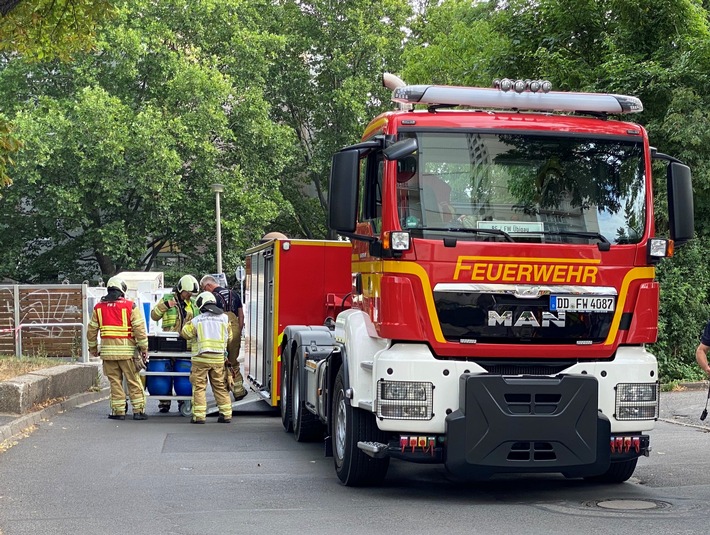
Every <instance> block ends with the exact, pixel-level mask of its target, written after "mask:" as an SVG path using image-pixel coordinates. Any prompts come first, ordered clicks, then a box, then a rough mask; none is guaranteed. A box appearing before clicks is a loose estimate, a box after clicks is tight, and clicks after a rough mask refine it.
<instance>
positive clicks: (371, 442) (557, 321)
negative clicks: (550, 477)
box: [245, 78, 693, 485]
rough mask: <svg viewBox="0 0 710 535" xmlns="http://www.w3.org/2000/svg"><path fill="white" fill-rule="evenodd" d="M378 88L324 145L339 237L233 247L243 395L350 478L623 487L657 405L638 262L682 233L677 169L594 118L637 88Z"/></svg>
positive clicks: (655, 256) (682, 194) (637, 106)
mask: <svg viewBox="0 0 710 535" xmlns="http://www.w3.org/2000/svg"><path fill="white" fill-rule="evenodd" d="M392 79H393V78H390V80H392ZM394 80H395V82H394V83H391V82H390V83H391V85H390V87H392V89H393V100H394V101H395V102H398V103H399V109H397V110H395V111H391V112H388V113H385V114H383V115H381V116H379V117H377V118H376V119H374V120H373V121H372V122H371V123H370V124H369V126H368V127H367V129H366V130H365V133H364V135H363V138H362V141H361V142H360V143H358V144H355V145H352V146H349V147H346V148H344V149H342V150H341V151H340V152H338V153H337V154H335V156H334V157H333V165H332V169H331V176H330V191H329V205H330V208H329V226H330V228H331V229H333V230H335V231H337V232H338V234H339V235H340V236H341V237H343V238H347V239H348V240H349V242H344V241H314V242H305V241H304V242H303V243H302V242H300V241H299V240H288V239H285V240H284V239H281V240H273V241H269V242H267V243H265V244H262V245H260V246H258V247H255V248H254V249H252V250H250V251H249V252H248V255H247V256H248V264H247V272H248V278H247V292H246V300H245V307H246V310H247V315H248V320H247V323H248V325H249V327H248V329H249V336H248V339H247V344H246V347H245V351H246V353H247V361H248V363H247V365H246V370H247V376H248V380H249V381H250V383H251V385H252V388H254V389H256V390H258V391H260V392H262V395H263V396H264V397H265V399H267V400H269V401H270V402H271V403H272V404H273V405H277V404H279V405H280V407H281V414H282V421H283V424H284V428H285V429H286V430H287V431H294V434H295V436H296V438H297V440H314V439H321V438H326V447H327V451H328V453H332V455H333V457H334V461H335V469H336V473H337V475H338V477H339V478H340V480H341V481H342V482H343V483H344V484H346V485H364V484H372V483H377V482H379V481H381V480H382V479H383V478H384V477H385V475H386V472H387V468H388V465H389V462H390V459H392V458H396V459H403V460H408V461H414V462H420V463H443V464H444V465H445V466H446V468H447V469H448V470H449V472H451V473H452V474H453V475H454V476H458V477H461V478H467V479H480V478H487V477H489V476H491V475H493V474H498V473H523V472H558V473H562V474H564V475H566V476H569V477H585V478H594V479H598V480H603V481H610V482H620V481H625V480H627V479H628V478H629V477H630V476H631V475H632V473H633V471H634V469H635V467H636V463H637V459H638V458H639V457H640V456H642V455H647V454H648V452H649V435H648V432H649V431H650V430H651V429H652V428H653V427H654V423H655V420H656V419H657V417H658V402H659V378H658V367H657V363H656V358H655V357H654V356H653V355H652V354H651V353H650V352H648V351H647V349H646V344H648V343H652V342H654V341H655V340H656V336H657V321H658V301H659V287H658V283H657V282H656V281H655V278H654V276H655V270H654V266H655V265H656V264H657V262H658V261H659V260H660V259H661V258H664V257H666V256H669V255H670V254H672V250H673V246H674V244H675V245H676V246H677V245H679V244H681V243H683V242H684V241H687V240H689V239H691V238H692V236H693V201H692V187H691V177H690V170H689V169H688V167H686V166H685V165H683V164H682V163H680V162H679V161H678V160H676V159H674V158H672V157H670V156H667V155H665V154H661V153H659V152H657V151H656V150H655V149H654V148H653V147H651V146H650V145H649V141H648V138H647V134H646V131H645V130H644V128H643V127H641V126H639V125H637V124H634V123H631V122H626V121H620V120H614V119H612V118H611V116H616V115H624V114H628V113H634V112H639V111H641V110H642V109H643V108H642V105H641V102H640V101H639V100H638V99H636V98H634V97H627V96H622V95H609V94H590V93H565V92H553V91H549V87H548V86H547V84H546V83H542V82H521V81H509V80H503V81H500V82H499V83H498V86H497V87H496V88H493V89H483V88H470V87H448V86H406V85H402V84H401V83H399V81H398V80H397V79H396V78H395V79H394ZM415 108H416V109H415ZM654 159H656V160H662V161H664V162H665V164H666V168H667V183H668V204H669V206H668V211H669V220H670V239H668V238H659V237H656V236H655V229H654V212H653V211H654V203H653V191H652V180H651V167H652V161H653V160H654ZM299 250H302V252H301V256H300V257H299V258H300V259H299V260H298V261H296V253H297V252H298V251H299ZM286 258H289V259H290V260H289V262H290V263H291V264H292V267H291V268H290V269H289V272H290V273H292V274H298V276H293V275H292V276H291V279H290V280H289V279H288V275H286V274H282V275H281V276H280V277H277V276H274V274H278V269H279V265H280V264H279V263H280V262H284V261H285V259H286ZM291 259H292V260H291ZM283 265H284V264H282V266H283ZM269 266H271V267H269ZM274 270H275V271H274ZM286 315H288V319H286V320H285V321H284V319H285V317H286Z"/></svg>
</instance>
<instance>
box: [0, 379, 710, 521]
mask: <svg viewBox="0 0 710 535" xmlns="http://www.w3.org/2000/svg"><path fill="white" fill-rule="evenodd" d="M706 394H707V392H706V391H692V392H681V393H670V394H666V393H664V394H663V395H662V413H661V417H662V421H660V422H659V423H658V427H657V429H656V430H655V431H654V432H653V435H652V442H651V443H652V448H653V451H652V453H651V456H650V457H649V458H643V459H641V461H640V462H639V466H638V468H637V470H636V473H635V474H634V477H633V478H632V479H631V480H630V481H629V482H627V483H624V484H621V485H592V484H588V483H586V482H584V481H581V480H565V479H564V478H562V477H561V476H506V477H501V478H496V479H494V480H492V481H488V482H485V483H477V484H466V485H464V484H457V483H453V482H451V481H450V480H448V479H447V477H446V474H445V472H444V470H443V469H442V468H441V467H439V466H422V465H414V464H408V463H403V462H398V461H393V463H392V465H391V467H390V472H389V475H388V478H387V480H386V483H385V484H384V485H383V486H381V487H379V488H370V489H356V488H347V487H343V486H342V485H340V484H339V482H338V480H337V478H336V476H335V474H334V471H333V466H332V459H331V458H325V457H324V456H323V450H322V446H321V445H320V444H298V443H296V442H295V441H294V440H293V437H292V435H288V434H286V433H284V432H283V429H282V427H281V421H280V419H279V418H278V416H277V415H275V414H274V413H272V412H269V411H265V410H264V409H266V406H265V405H263V404H261V403H260V402H257V403H256V404H248V405H245V406H244V408H240V409H239V410H238V411H237V412H236V415H235V417H234V419H233V421H232V424H219V423H217V421H216V418H209V419H208V423H207V424H206V425H191V424H189V421H188V419H186V418H183V417H181V416H179V415H177V414H174V413H173V414H169V415H160V414H153V415H152V417H151V418H150V419H149V420H148V421H145V422H137V421H132V420H126V421H125V422H116V421H112V420H108V419H106V412H107V402H105V401H104V402H99V403H94V404H91V405H88V406H85V407H82V408H78V409H75V410H73V411H70V412H66V413H63V414H59V415H57V416H55V417H53V418H52V419H51V421H47V422H42V423H41V424H40V425H39V426H38V428H37V429H36V430H35V431H34V432H32V433H31V434H29V436H27V437H26V438H23V439H21V440H19V441H18V443H17V444H16V445H15V446H13V447H12V448H10V449H9V450H7V451H5V452H4V453H0V532H1V533H2V534H3V535H18V534H33V535H41V534H50V533H51V534H57V533H58V534H76V535H82V534H92V535H96V534H134V533H141V534H149V535H153V534H157V535H162V534H179V535H187V534H212V533H214V534H220V535H223V534H230V533H245V534H246V533H249V534H254V533H269V534H281V533H284V534H287V533H299V534H300V533H308V534H333V533H338V535H341V534H342V535H350V534H370V533H388V534H393V533H395V534H396V533H402V534H413V533H425V534H427V535H430V534H438V533H441V534H444V533H446V534H459V533H461V534H463V533H467V534H470V533H485V534H487V535H495V534H509V533H524V534H537V533H539V534H548V533H552V534H558V533H559V534H562V533H564V534H565V535H569V533H604V534H605V535H606V534H609V533H625V532H626V533H631V532H633V533H704V532H705V531H706V530H707V529H706V528H707V523H708V512H707V511H708V506H707V505H706V504H707V503H708V500H709V499H710V456H709V455H708V454H707V452H708V450H709V448H708V446H709V445H710V436H709V435H708V433H707V429H706V428H705V425H704V424H702V425H700V424H701V422H700V421H699V420H698V416H699V414H700V412H701V411H702V409H703V406H704V404H705V400H706ZM152 403H153V404H156V405H155V406H151V405H149V409H148V410H149V413H151V412H155V411H156V409H157V402H155V401H154V400H153V401H152Z"/></svg>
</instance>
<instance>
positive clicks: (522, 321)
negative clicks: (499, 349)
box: [488, 310, 566, 327]
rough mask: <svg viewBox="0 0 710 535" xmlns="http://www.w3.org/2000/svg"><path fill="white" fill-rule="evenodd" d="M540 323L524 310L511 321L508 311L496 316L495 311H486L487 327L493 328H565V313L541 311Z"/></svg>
mask: <svg viewBox="0 0 710 535" xmlns="http://www.w3.org/2000/svg"><path fill="white" fill-rule="evenodd" d="M541 319H542V321H541V322H540V321H538V319H537V318H536V317H535V314H534V313H533V312H532V311H531V310H524V311H523V312H521V313H520V315H519V316H518V317H517V318H516V319H515V321H513V312H512V311H510V310H508V311H506V312H503V314H502V315H501V314H498V313H497V312H496V311H495V310H489V311H488V326H489V327H495V326H496V325H503V326H504V327H526V326H529V327H549V326H550V325H555V326H556V327H564V326H565V319H566V318H565V311H564V310H561V311H560V312H558V313H557V315H555V314H554V313H553V312H547V311H545V310H543V311H542V318H541Z"/></svg>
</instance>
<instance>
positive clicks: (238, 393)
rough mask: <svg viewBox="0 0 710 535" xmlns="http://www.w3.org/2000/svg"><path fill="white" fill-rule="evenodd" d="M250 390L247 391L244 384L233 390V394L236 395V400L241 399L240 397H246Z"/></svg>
mask: <svg viewBox="0 0 710 535" xmlns="http://www.w3.org/2000/svg"><path fill="white" fill-rule="evenodd" d="M248 393H249V392H247V391H246V388H244V387H243V386H241V385H240V386H238V387H236V388H235V389H234V390H232V395H233V396H234V401H239V400H240V399H244V398H245V397H247V394H248Z"/></svg>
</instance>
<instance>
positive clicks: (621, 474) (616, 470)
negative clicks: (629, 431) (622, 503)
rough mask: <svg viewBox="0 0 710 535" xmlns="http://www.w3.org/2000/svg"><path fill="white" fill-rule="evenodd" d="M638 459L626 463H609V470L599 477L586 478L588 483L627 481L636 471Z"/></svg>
mask: <svg viewBox="0 0 710 535" xmlns="http://www.w3.org/2000/svg"><path fill="white" fill-rule="evenodd" d="M637 462H638V457H636V458H634V459H629V460H628V461H618V462H615V463H611V465H610V466H609V469H608V470H607V471H606V472H604V473H603V474H601V475H598V476H592V477H588V478H587V480H588V481H593V482H595V483H623V482H624V481H626V480H628V479H629V478H630V477H631V476H632V475H633V473H634V470H636V463H637Z"/></svg>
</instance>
